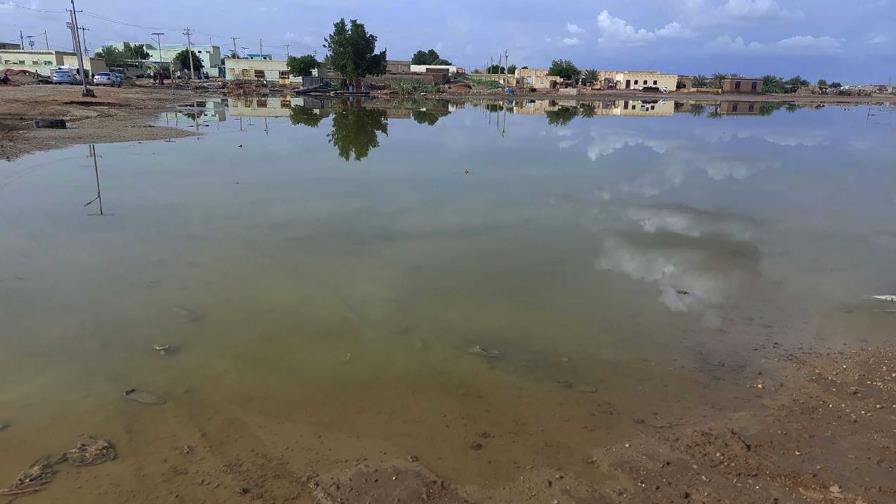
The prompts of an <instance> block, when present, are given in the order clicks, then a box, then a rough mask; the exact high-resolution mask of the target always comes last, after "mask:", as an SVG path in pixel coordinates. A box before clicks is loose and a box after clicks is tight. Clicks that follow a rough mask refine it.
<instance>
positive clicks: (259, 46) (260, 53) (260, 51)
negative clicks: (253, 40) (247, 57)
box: [258, 39, 264, 56]
mask: <svg viewBox="0 0 896 504" xmlns="http://www.w3.org/2000/svg"><path fill="white" fill-rule="evenodd" d="M262 54H264V46H263V45H262V44H261V39H258V55H259V56H261V55H262Z"/></svg>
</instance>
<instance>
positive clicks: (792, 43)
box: [706, 35, 842, 55]
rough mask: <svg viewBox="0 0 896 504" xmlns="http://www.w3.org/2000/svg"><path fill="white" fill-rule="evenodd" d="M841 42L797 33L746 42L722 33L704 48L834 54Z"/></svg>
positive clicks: (744, 51) (839, 48) (734, 50)
mask: <svg viewBox="0 0 896 504" xmlns="http://www.w3.org/2000/svg"><path fill="white" fill-rule="evenodd" d="M841 46H842V42H841V40H840V39H835V38H833V37H815V36H812V35H798V36H794V37H789V38H786V39H783V40H779V41H778V42H775V43H773V44H763V43H761V42H755V41H754V42H747V41H746V40H744V39H743V37H739V36H738V37H734V38H732V37H731V36H730V35H722V36H720V37H717V38H715V39H713V40H711V41H709V42H708V43H707V44H706V49H707V50H709V51H713V52H721V53H748V52H760V51H775V52H779V53H783V54H800V55H812V54H836V53H839V52H840V51H841Z"/></svg>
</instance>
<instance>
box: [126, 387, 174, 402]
mask: <svg viewBox="0 0 896 504" xmlns="http://www.w3.org/2000/svg"><path fill="white" fill-rule="evenodd" d="M124 398H125V399H130V400H131V401H136V402H138V403H140V404H151V405H153V404H165V403H166V402H167V401H165V398H164V397H161V396H159V395H156V394H153V393H152V392H147V391H145V390H139V389H127V390H125V391H124Z"/></svg>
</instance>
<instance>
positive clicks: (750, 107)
mask: <svg viewBox="0 0 896 504" xmlns="http://www.w3.org/2000/svg"><path fill="white" fill-rule="evenodd" d="M754 84H755V82H754ZM747 110H748V111H750V112H752V111H753V104H752V103H751V104H750V105H749V106H747Z"/></svg>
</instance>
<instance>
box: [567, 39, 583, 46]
mask: <svg viewBox="0 0 896 504" xmlns="http://www.w3.org/2000/svg"><path fill="white" fill-rule="evenodd" d="M562 42H563V45H567V46H577V45H581V43H582V39H580V38H579V37H564V38H563V40H562Z"/></svg>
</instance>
